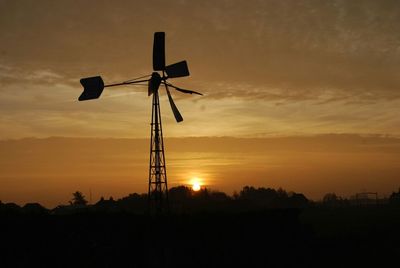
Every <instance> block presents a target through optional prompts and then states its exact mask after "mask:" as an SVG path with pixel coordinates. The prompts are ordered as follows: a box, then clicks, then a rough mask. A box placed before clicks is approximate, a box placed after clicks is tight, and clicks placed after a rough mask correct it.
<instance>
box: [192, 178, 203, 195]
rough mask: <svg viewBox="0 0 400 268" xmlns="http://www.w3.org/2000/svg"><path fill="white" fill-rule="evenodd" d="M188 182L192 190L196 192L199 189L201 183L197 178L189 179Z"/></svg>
mask: <svg viewBox="0 0 400 268" xmlns="http://www.w3.org/2000/svg"><path fill="white" fill-rule="evenodd" d="M190 183H191V184H192V190H193V191H195V192H197V191H199V190H200V189H201V183H200V180H199V179H198V178H193V179H191V181H190Z"/></svg>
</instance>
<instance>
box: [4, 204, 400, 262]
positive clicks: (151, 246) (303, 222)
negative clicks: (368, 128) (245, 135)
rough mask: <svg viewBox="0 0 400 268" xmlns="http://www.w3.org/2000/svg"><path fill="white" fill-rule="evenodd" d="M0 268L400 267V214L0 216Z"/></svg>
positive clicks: (363, 211) (308, 210)
mask: <svg viewBox="0 0 400 268" xmlns="http://www.w3.org/2000/svg"><path fill="white" fill-rule="evenodd" d="M0 239H1V243H0V267H34V266H35V267H44V266H50V267H181V266H185V267H237V266H242V267H350V266H352V267H362V266H364V267H365V266H369V267H370V266H375V267H389V264H390V263H393V264H392V265H391V266H392V267H398V265H399V256H400V243H399V241H400V209H399V208H390V207H384V208H380V207H373V208H306V209H281V210H264V211H256V212H246V213H232V212H230V213H196V214H185V215H169V216H162V217H151V216H146V215H134V214H129V213H105V212H101V213H99V212H96V213H94V212H83V213H77V214H71V215H49V214H42V215H26V214H14V215H9V214H4V215H1V216H0Z"/></svg>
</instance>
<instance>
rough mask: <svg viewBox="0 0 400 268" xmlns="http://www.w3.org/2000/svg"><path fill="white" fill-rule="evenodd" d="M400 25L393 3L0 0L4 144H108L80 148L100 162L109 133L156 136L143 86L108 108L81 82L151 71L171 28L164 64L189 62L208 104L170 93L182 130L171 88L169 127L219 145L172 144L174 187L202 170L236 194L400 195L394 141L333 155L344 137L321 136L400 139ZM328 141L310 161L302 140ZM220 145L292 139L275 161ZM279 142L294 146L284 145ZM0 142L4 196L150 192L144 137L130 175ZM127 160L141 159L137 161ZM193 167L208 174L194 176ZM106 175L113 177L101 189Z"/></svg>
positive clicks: (169, 132) (111, 98)
mask: <svg viewBox="0 0 400 268" xmlns="http://www.w3.org/2000/svg"><path fill="white" fill-rule="evenodd" d="M398 25H400V4H399V2H398V1H389V0H383V1H375V0H365V1H305V0H304V1H289V0H282V1H266V0H263V1H256V0H248V1H247V0H246V1H244V0H240V1H239V0H232V1H211V0H204V1H185V0H180V1H177V0H171V1H161V0H148V1H122V0H121V1H50V0H42V1H30V0H26V1H7V0H6V1H0V140H9V139H21V138H22V139H23V138H26V137H34V138H47V137H51V136H61V137H88V138H112V139H111V140H109V143H110V144H109V145H107V146H106V148H107V150H104V151H101V152H99V153H98V154H95V153H93V152H92V150H89V149H88V151H87V152H86V153H85V154H84V155H85V157H87V158H90V159H97V161H100V162H101V161H103V160H104V159H107V157H106V156H104V159H103V158H101V156H100V154H101V155H103V154H104V155H107V154H108V152H109V151H110V152H114V150H118V146H119V145H118V142H116V140H115V139H118V138H128V139H132V138H134V139H135V142H137V141H138V140H137V139H146V138H147V137H148V135H149V132H150V129H149V120H150V112H151V110H150V101H151V99H150V98H148V97H147V94H146V88H140V87H122V88H117V89H112V90H111V89H110V90H109V89H106V90H105V91H104V93H103V95H102V97H101V99H99V100H96V101H90V102H83V103H80V102H78V101H77V97H78V96H79V94H80V93H81V87H80V84H79V79H80V78H81V77H85V76H92V75H102V77H103V78H104V80H105V82H106V83H112V82H119V81H123V80H128V79H130V78H134V77H137V76H141V75H146V74H150V73H151V50H152V42H153V40H152V39H153V33H154V32H155V31H165V32H166V54H167V63H174V62H176V61H180V60H184V59H185V60H187V61H188V63H189V69H190V72H191V76H190V77H188V78H179V79H175V80H174V81H173V82H174V83H175V84H176V85H178V86H182V87H186V88H189V89H193V90H197V91H200V92H202V93H204V94H205V95H204V96H203V97H201V96H182V94H180V93H178V92H172V94H173V96H174V98H175V101H176V104H177V106H178V108H179V109H180V111H181V113H182V115H183V117H184V119H185V121H184V122H183V123H180V124H177V123H176V122H175V120H174V118H173V115H172V112H171V111H170V108H169V104H168V103H167V99H166V96H165V94H164V93H165V92H161V95H162V97H161V109H162V113H163V123H164V134H165V136H166V137H174V138H177V139H180V138H183V137H210V139H209V140H207V141H208V142H207V143H206V142H205V143H204V147H206V148H207V151H206V152H204V154H203V153H199V152H198V151H196V150H195V151H190V150H189V151H182V152H181V153H180V154H178V151H176V150H177V148H176V146H171V147H172V148H170V147H168V148H167V149H168V150H171V152H170V153H169V151H167V154H168V153H169V155H168V156H167V157H168V158H167V159H168V165H169V167H168V172H169V174H170V176H171V178H174V180H175V183H179V182H180V180H182V181H185V180H186V179H187V177H189V176H197V175H198V176H204V177H207V178H208V179H209V182H210V184H212V185H213V186H214V187H216V188H218V189H220V190H224V191H227V192H229V191H232V190H233V189H236V188H238V187H240V186H242V185H245V184H250V182H251V184H257V185H263V186H267V187H268V186H272V187H279V186H282V187H285V188H287V189H290V190H294V191H303V192H304V193H306V194H309V195H310V197H316V198H317V197H319V196H320V195H321V193H323V192H326V191H328V190H329V189H332V191H333V190H335V191H338V192H339V193H343V194H350V193H352V192H354V191H358V190H361V189H364V188H365V189H368V190H371V191H383V192H389V191H391V190H395V189H396V188H397V187H398V185H396V183H393V182H394V181H395V179H394V176H395V175H394V174H395V172H396V171H397V166H398V163H397V162H396V160H395V157H394V156H395V155H396V153H394V152H396V150H397V147H396V146H397V145H396V146H395V145H393V144H392V143H389V144H388V145H385V146H387V147H388V148H389V149H388V150H389V151H390V150H392V149H391V148H392V146H394V147H395V148H393V152H392V151H390V153H388V152H387V151H384V153H382V152H381V151H380V147H379V148H378V149H377V150H378V151H374V149H375V147H373V148H370V149H369V150H370V151H357V149H356V148H354V147H352V146H350V148H349V149H346V150H347V151H346V153H343V152H340V153H336V151H335V150H336V147H335V146H330V145H329V144H331V143H335V142H336V141H335V138H333V137H336V136H335V135H333V136H332V135H325V134H332V133H333V134H335V133H336V134H340V133H352V134H354V135H355V136H351V137H359V135H361V136H363V137H367V136H368V137H371V135H372V137H377V136H376V135H382V136H383V137H386V136H390V137H399V135H400V111H399V108H398V107H400V98H399V97H400V93H399V92H400V91H399V86H400V76H399V75H398V74H399V73H400V67H399V66H400V49H399V47H400V32H399V31H398ZM320 135H324V137H325V138H324V144H328V145H329V146H328V145H327V146H328V147H326V150H323V151H322V150H321V151H318V154H314V153H308V152H307V150H305V147H304V146H305V145H304V144H303V143H304V142H305V140H304V137H320ZM374 135H375V136H374ZM221 136H231V137H236V138H246V139H250V140H253V139H254V138H263V139H266V140H268V141H269V139H271V138H277V139H278V140H274V141H275V142H274V146H278V145H276V144H275V143H277V144H280V143H279V142H282V144H280V146H282V147H279V148H278V147H276V148H275V149H276V151H274V154H272V152H271V151H270V150H269V149H267V148H266V149H265V150H264V151H257V148H258V147H257V146H255V147H254V146H250V148H253V149H254V150H256V151H249V150H248V149H247V147H246V146H239V147H238V148H239V149H238V150H239V151H237V152H236V154H235V155H233V156H232V155H231V154H228V153H227V152H226V151H225V149H224V150H222V151H214V150H213V148H215V147H216V146H217V145H218V144H219V143H221V144H222V145H221V146H227V145H225V144H226V141H225V140H221V139H218V138H213V137H221ZM281 137H286V138H287V139H289V140H291V141H296V143H294V142H291V143H290V144H291V145H290V146H288V145H286V143H285V142H286V141H287V140H279V138H281ZM316 139H317V140H319V138H316ZM356 139H357V138H356ZM39 141H40V140H32V141H31V142H33V143H35V142H39ZM45 141H47V140H45ZM97 141H98V140H97ZM189 141H190V142H192V143H193V144H188V146H194V147H195V148H198V144H197V141H195V140H190V139H189V140H187V142H189ZM211 141H212V142H211ZM241 141H242V140H241ZM263 141H264V140H263ZM380 141H382V140H379V143H380ZM42 142H44V141H42ZM65 142H66V144H68V142H67V141H65ZM102 142H104V141H103V140H102ZM210 142H211V143H212V145H210ZM396 142H397V141H396ZM396 142H395V143H396ZM355 143H356V144H357V141H355ZM1 144H2V146H6V148H7V150H6V149H3V148H0V149H1V150H0V151H2V156H1V157H2V160H1V161H2V162H1V163H0V165H1V166H2V168H1V170H0V185H1V186H0V200H9V201H11V200H17V201H18V200H19V201H21V202H22V200H24V202H25V201H35V200H38V201H41V202H45V203H47V204H55V203H57V202H65V200H68V197H67V196H68V195H69V192H70V191H71V190H76V188H89V185H93V184H95V185H103V186H98V187H97V186H96V189H105V190H104V191H106V190H107V189H109V192H102V193H101V194H104V195H105V196H107V195H115V196H119V195H121V194H123V193H125V192H126V191H127V189H132V191H142V190H143V189H145V187H144V185H145V183H146V179H143V178H142V177H143V176H142V175H143V174H146V172H147V166H146V163H147V158H148V155H147V151H146V150H147V149H146V148H147V147H146V146H147V144H148V142H147V141H146V140H144V144H143V145H141V146H144V147H143V150H142V149H141V150H142V151H141V152H142V153H140V154H138V153H137V152H130V151H124V157H123V158H124V159H125V160H124V161H125V162H124V161H122V163H125V164H124V165H126V166H124V168H125V169H123V170H122V171H121V170H120V169H119V168H116V167H117V166H118V165H117V162H113V161H111V162H110V163H111V166H107V168H106V167H104V168H105V170H104V172H103V173H99V174H98V173H96V172H93V171H92V170H91V169H89V170H87V169H86V167H84V166H80V165H78V164H77V163H76V162H74V161H76V159H79V155H77V153H75V151H70V152H68V154H66V153H65V154H64V153H63V155H60V153H57V152H58V150H61V151H63V150H64V149H63V148H65V147H66V144H63V143H62V142H60V141H58V143H57V146H56V147H54V148H53V150H55V151H54V152H48V150H49V148H50V147H49V146H48V144H47V143H45V144H46V145H44V147H43V151H42V152H41V151H40V150H42V149H38V153H40V154H43V157H42V158H39V159H41V160H40V161H41V162H40V163H37V162H35V161H39V160H35V158H32V156H31V155H29V154H27V155H25V154H22V155H21V154H19V155H18V156H19V157H18V158H13V157H12V156H13V155H14V154H15V155H16V154H17V152H25V151H26V150H28V149H27V148H30V146H31V145H30V144H31V143H30V142H28V143H27V141H26V140H25V141H24V140H23V141H20V142H17V141H15V142H14V143H13V142H9V141H7V142H2V143H1ZM10 144H14V145H16V146H19V149H16V148H14V147H12V146H11V145H10ZM8 146H11V147H8ZM23 146H27V148H23ZM102 146H103V145H102ZM324 146H325V145H324ZM115 147H116V148H115ZM91 148H92V147H91ZM93 148H96V147H93ZM124 148H125V147H124ZM141 148H142V147H141ZM178 148H179V146H178ZM224 148H225V147H224ZM296 148H302V149H301V150H297V149H296ZM368 148H369V147H368ZM385 148H386V147H385ZM18 150H21V151H18ZM174 150H175V151H174ZM241 150H242V151H241ZM385 150H386V149H385ZM6 151H7V155H10V157H9V158H8V157H5V153H4V152H6ZM50 153H51V154H52V155H60V156H58V157H60V161H61V163H63V165H65V167H64V166H59V165H56V164H57V163H53V162H51V161H52V159H53V158H49V155H48V154H50ZM125 154H126V155H125ZM382 154H384V155H382ZM21 157H26V161H24V162H22V161H21ZM29 157H30V158H29ZM35 157H37V155H36V156H35ZM129 157H133V158H134V159H135V163H136V162H137V163H144V164H143V165H138V166H137V167H136V166H135V167H134V166H129V165H128V164H127V163H128V162H129V159H130V158H129ZM235 157H236V158H235ZM57 159H58V158H57ZM194 159H200V160H199V161H200V162H201V163H203V164H202V165H205V166H206V167H207V168H204V169H202V170H197V169H196V168H194V167H193V166H194V163H195V162H196V161H195V160H194ZM269 160H270V161H272V162H271V163H270V162H268V161H269ZM49 161H50V162H51V164H50V163H49ZM235 161H236V162H235ZM69 162H71V163H75V164H77V165H78V166H79V167H80V168H79V169H77V170H78V171H79V173H76V174H72V173H70V172H71V171H70V168H68V169H66V167H70V166H68V164H67V163H69ZM32 163H35V164H32ZM101 163H102V162H101ZM207 163H208V164H207ZM235 163H236V164H235ZM310 163H313V164H310ZM95 164H96V163H93V165H95ZM352 164H354V165H355V166H358V167H359V168H355V167H354V168H353V165H352ZM227 166H228V167H231V168H228V169H227V168H226V167H227ZM114 167H115V168H114ZM278 167H279V168H278ZM289 167H291V168H289ZM362 167H364V168H365V170H362ZM64 168H65V170H66V171H63V170H64ZM132 168H134V169H135V172H133V173H134V174H135V175H132ZM236 169H237V170H236ZM370 169H371V170H370ZM67 171H68V172H67ZM78 171H77V172H78ZM59 172H61V173H62V174H63V176H65V178H64V179H62V176H61V175H59V174H58V173H59ZM189 173H193V174H189ZM197 173H198V174H197ZM102 174H103V175H104V176H106V175H107V178H105V177H104V178H103V179H101V180H100V181H98V180H97V179H96V178H98V177H99V176H100V175H102ZM196 174H197V175H196ZM251 174H252V175H251ZM397 174H399V173H397ZM55 175H57V176H55ZM109 175H110V176H109ZM232 175H235V179H232V180H233V181H232V182H231V181H230V179H229V178H230V177H231V176H232ZM294 175H296V179H294V178H293V177H294ZM59 176H60V177H59ZM80 176H83V177H84V178H85V179H84V180H83V181H80V179H79V177H80ZM131 176H133V177H131ZM135 176H137V177H135ZM50 177H51V178H53V179H55V177H57V178H59V179H57V181H51V180H50V179H49V178H50ZM100 177H101V176H100ZM111 177H112V178H113V179H112V182H111V181H109V179H110V178H111ZM139 177H140V179H138V178H139ZM250 177H251V179H249V178H250ZM300 177H301V179H300ZM338 177H340V178H341V179H338ZM46 178H47V179H46ZM90 178H91V179H90ZM136 178H137V179H136ZM272 178H275V179H272ZM344 178H346V179H344ZM43 180H45V181H46V182H48V185H47V186H44V185H43V183H44V182H45V181H43ZM326 180H328V181H329V183H328V182H327V181H326ZM333 182H336V183H333ZM340 182H342V183H340ZM15 183H16V184H15ZM397 184H398V183H397ZM18 185H19V186H18ZM67 185H69V186H67ZM129 185H130V186H132V187H128V186H129ZM17 186H18V187H19V188H18V187H17ZM42 187H46V189H47V194H48V195H49V197H48V198H46V197H43V195H44V193H45V192H43V190H42V189H43V188H42ZM330 187H331V188H330ZM17 188H18V189H20V190H18V191H17V190H16V189H17ZM93 188H94V187H93ZM67 189H68V190H67ZM82 190H83V189H82ZM16 191H17V192H16ZM21 191H22V192H21ZM24 191H25V192H24ZM101 191H103V190H101ZM101 191H100V190H99V191H96V192H97V195H100V192H101ZM46 196H47V195H46ZM50 196H52V197H50ZM58 196H59V197H58ZM27 197H29V198H27ZM57 200H58V201H57Z"/></svg>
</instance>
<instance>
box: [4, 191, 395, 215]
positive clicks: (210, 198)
mask: <svg viewBox="0 0 400 268" xmlns="http://www.w3.org/2000/svg"><path fill="white" fill-rule="evenodd" d="M168 196H169V211H170V212H172V213H179V214H182V213H184V214H187V213H197V212H235V213H241V212H251V211H260V210H268V209H291V208H297V209H298V208H306V207H312V206H326V207H344V206H352V205H354V202H352V201H351V200H349V199H344V198H341V197H339V196H337V195H336V194H335V193H327V194H326V195H325V196H324V198H323V199H322V201H321V202H313V201H311V200H308V199H307V198H306V197H305V196H304V195H303V194H302V193H295V192H287V191H285V190H284V189H281V188H279V189H277V190H275V189H272V188H264V187H260V188H255V187H253V186H245V187H243V188H242V190H241V191H240V192H235V193H234V194H233V195H232V196H230V195H227V194H226V193H224V192H220V191H213V190H210V189H207V188H202V189H201V190H199V191H193V190H192V189H191V188H189V187H186V186H178V187H173V188H170V189H169V191H168ZM355 204H358V203H355ZM367 204H370V203H367ZM372 204H373V203H372ZM385 204H386V205H390V206H400V189H399V191H398V192H393V193H392V194H391V196H390V197H389V198H388V200H387V202H386V203H385ZM148 207H149V206H148V196H147V194H138V193H133V194H130V195H128V196H126V197H123V198H120V199H117V200H114V198H112V197H110V198H108V199H106V198H104V197H101V198H100V200H99V201H98V202H96V203H94V204H88V201H87V200H86V198H85V196H84V195H83V194H82V193H81V192H79V191H77V192H75V193H73V194H72V199H71V201H69V205H60V206H57V207H56V208H53V209H47V208H45V207H43V206H42V205H40V204H38V203H28V204H25V205H24V206H22V207H20V206H18V205H17V204H14V203H2V202H1V201H0V213H11V214H20V213H21V214H75V213H80V212H85V213H86V212H93V213H97V212H107V213H119V212H128V213H136V214H143V213H147V212H148Z"/></svg>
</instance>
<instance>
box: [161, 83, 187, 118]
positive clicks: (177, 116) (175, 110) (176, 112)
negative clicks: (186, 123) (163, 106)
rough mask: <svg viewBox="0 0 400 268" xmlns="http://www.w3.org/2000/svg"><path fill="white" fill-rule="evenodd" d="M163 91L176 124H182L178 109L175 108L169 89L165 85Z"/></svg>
mask: <svg viewBox="0 0 400 268" xmlns="http://www.w3.org/2000/svg"><path fill="white" fill-rule="evenodd" d="M165 89H166V90H167V95H168V100H169V104H170V105H171V109H172V112H173V113H174V116H175V119H176V122H178V123H179V122H182V121H183V118H182V115H181V113H180V112H179V110H178V108H177V107H176V105H175V103H174V100H173V99H172V96H171V93H170V92H169V89H168V86H167V85H165Z"/></svg>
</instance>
